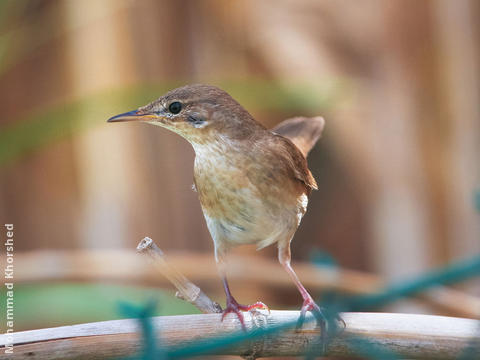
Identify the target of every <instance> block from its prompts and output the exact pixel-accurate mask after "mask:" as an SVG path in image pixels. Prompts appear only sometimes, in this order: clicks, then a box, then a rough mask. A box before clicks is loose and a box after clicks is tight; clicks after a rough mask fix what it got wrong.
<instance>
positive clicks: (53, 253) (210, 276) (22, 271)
mask: <svg viewBox="0 0 480 360" xmlns="http://www.w3.org/2000/svg"><path fill="white" fill-rule="evenodd" d="M168 259H169V263H170V264H171V265H172V266H174V267H175V268H176V269H178V270H179V271H180V272H181V273H183V274H185V276H187V277H188V278H190V279H191V280H192V281H194V282H195V283H198V284H201V285H202V287H203V286H204V285H205V286H206V285H211V286H218V275H217V270H216V267H215V261H214V260H213V256H212V254H210V253H209V254H202V253H189V254H188V255H187V254H184V253H183V254H182V253H176V254H175V253H170V254H169V256H168ZM1 260H2V259H0V263H1ZM119 263H121V264H123V265H124V266H121V267H118V266H112V265H113V264H119ZM245 264H248V266H245ZM2 268H3V266H2ZM278 271H279V265H278V263H277V262H276V261H273V260H269V259H265V258H263V257H261V256H255V257H252V256H246V255H236V256H233V257H231V259H229V279H230V280H231V281H232V282H234V281H239V280H242V281H248V282H249V283H253V284H263V285H266V284H268V285H269V286H275V287H282V288H287V287H288V288H292V283H291V281H290V278H289V277H288V276H279V275H278ZM295 271H296V272H297V274H298V276H299V277H300V278H301V279H302V282H303V284H304V285H305V286H306V287H307V288H308V289H310V290H312V291H314V292H319V291H322V290H325V289H328V290H334V291H335V290H336V291H340V292H344V293H347V294H359V295H361V294H369V293H372V292H375V291H378V290H379V289H380V288H381V287H382V286H383V283H382V281H381V279H380V278H379V277H378V276H375V275H373V274H369V273H365V272H360V271H355V270H349V269H342V268H338V269H337V268H334V269H329V268H319V267H316V266H314V265H312V264H310V263H301V262H297V263H295ZM65 280H69V281H72V280H81V281H90V280H92V281H93V280H94V281H98V280H103V281H122V282H133V283H135V284H140V283H150V284H152V283H153V284H156V285H158V286H165V285H166V284H167V282H166V279H165V278H164V277H163V276H158V274H157V273H156V272H154V271H152V267H151V265H150V264H147V263H146V262H145V261H142V258H141V257H139V256H138V255H136V254H135V253H132V252H131V251H126V250H102V251H98V250H74V251H71V250H70V251H67V250H48V251H32V252H26V253H16V254H15V283H16V284H20V283H22V282H26V283H33V282H42V281H65ZM419 296H420V298H421V299H422V300H424V301H425V302H426V303H427V304H430V305H433V306H435V307H436V309H437V311H443V312H445V313H446V314H448V315H454V316H459V317H466V318H478V317H480V299H479V298H477V297H474V296H472V295H469V294H467V293H465V292H460V291H457V290H455V291H454V290H452V289H450V288H446V287H436V288H434V289H432V290H428V291H426V292H425V293H423V294H421V295H419Z"/></svg>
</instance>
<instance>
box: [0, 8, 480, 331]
mask: <svg viewBox="0 0 480 360" xmlns="http://www.w3.org/2000/svg"><path fill="white" fill-rule="evenodd" d="M479 16H480V3H479V2H477V1H474V0H470V1H469V0H459V1H450V0H438V1H414V0H391V1H381V0H365V1H362V2H361V4H359V3H358V2H357V1H354V0H341V1H333V0H332V1H316V0H301V1H298V0H295V1H294V0H280V1H278V0H277V1H273V0H261V1H253V0H245V1H221V0H201V1H187V0H180V1H173V0H171V1H166V0H165V1H154V0H142V1H133V0H102V1H95V0H85V1H75V0H57V1H46V0H28V1H27V0H2V1H0V78H1V81H0V98H1V104H2V107H1V108H2V116H1V118H0V219H1V221H2V224H3V223H12V224H14V227H15V228H14V232H15V284H16V288H15V291H16V292H15V296H16V308H15V314H16V319H15V320H16V323H15V324H16V329H15V330H22V329H31V328H35V327H46V326H53V325H61V324H69V323H75V322H86V321H94V320H103V319H110V318H117V317H122V315H121V314H120V313H119V312H118V311H117V308H116V303H117V301H121V300H123V301H130V302H138V303H141V302H142V301H144V300H145V299H147V298H150V297H152V296H153V297H156V298H158V297H159V298H160V300H159V313H161V314H178V313H192V312H195V311H196V310H195V309H194V308H193V307H192V306H190V305H189V304H185V303H183V302H182V301H179V300H176V299H174V297H173V294H174V290H173V288H172V286H171V285H169V284H168V283H167V282H166V281H164V280H162V279H160V276H159V275H152V274H151V269H150V268H148V264H146V262H145V260H144V259H143V258H141V256H140V255H136V254H135V253H134V251H135V247H136V245H137V243H138V242H139V241H140V240H141V239H142V238H143V237H144V236H150V237H152V238H153V239H154V240H155V242H156V243H157V244H158V245H159V246H160V247H161V248H162V249H163V250H164V251H165V253H166V254H167V256H171V258H172V262H173V263H174V264H176V265H177V266H180V268H181V269H182V271H184V272H185V274H186V275H187V276H190V277H191V278H192V280H193V281H194V282H198V284H199V285H201V287H202V289H203V290H204V291H206V292H207V293H208V294H209V295H211V296H212V298H214V299H216V300H218V301H219V302H221V303H222V304H224V298H223V292H222V287H221V283H220V280H219V279H218V277H217V275H216V272H215V265H214V258H213V246H212V241H211V238H210V235H209V233H208V231H207V228H206V225H205V222H204V219H203V216H202V213H201V210H200V205H199V202H198V199H197V194H196V193H195V192H193V191H192V190H191V185H192V182H193V159H194V153H193V150H192V148H191V147H190V145H189V144H188V143H187V142H186V141H184V140H183V139H181V138H180V137H178V136H176V135H175V134H173V133H169V132H168V131H166V130H163V129H160V128H158V127H153V126H149V125H146V124H132V123H122V124H107V123H106V119H108V118H109V117H111V116H113V115H116V114H118V113H121V112H125V111H129V110H133V109H135V108H137V107H139V106H141V105H144V104H146V103H147V102H150V101H151V100H154V99H156V98H157V97H159V96H160V95H162V94H163V93H164V92H166V91H167V90H169V89H172V88H174V87H177V86H180V85H184V84H188V83H208V84H213V85H217V86H220V87H222V88H223V89H225V90H226V91H228V92H229V93H230V94H231V95H232V96H233V97H234V98H236V99H237V100H238V101H239V102H240V103H241V104H242V105H244V106H245V107H246V108H247V109H248V110H249V111H250V112H251V113H252V115H253V116H254V117H255V118H256V119H257V120H258V121H260V122H261V123H263V124H264V125H265V126H267V127H273V126H274V125H275V124H277V123H278V122H280V121H282V120H283V119H286V118H288V117H292V116H296V115H304V116H315V115H322V116H323V117H324V118H325V119H326V128H325V131H324V135H323V137H322V138H321V139H320V141H319V143H318V145H317V146H316V147H315V148H314V149H313V151H312V152H311V154H310V156H309V165H310V169H311V170H312V173H313V174H314V176H315V178H316V179H317V182H318V184H319V190H318V191H316V192H314V193H312V196H311V198H310V203H309V210H308V212H307V215H306V216H305V217H304V219H303V222H302V225H301V227H300V229H299V230H298V232H297V234H296V236H295V238H294V241H293V243H292V252H293V265H294V268H295V267H296V264H297V266H298V267H299V268H300V269H301V270H302V269H303V270H302V271H299V273H300V277H301V278H302V276H303V279H302V280H304V281H305V284H306V285H307V287H310V288H311V289H312V291H313V292H314V293H315V294H316V295H319V294H321V293H322V290H325V288H326V287H329V286H330V287H332V286H333V287H334V288H335V286H337V285H335V282H336V281H337V280H338V281H339V283H341V285H339V287H340V288H341V290H342V291H345V292H347V293H349V292H351V293H362V292H368V291H370V290H372V289H373V288H376V287H378V286H379V284H380V283H381V282H394V281H398V280H402V279H409V278H411V277H414V276H416V275H418V274H421V273H424V272H426V271H428V270H429V269H433V268H434V267H437V266H442V265H445V264H447V263H450V262H452V261H458V260H461V259H464V258H467V257H469V256H471V255H473V254H478V253H479V252H480V221H479V215H478V213H477V212H476V210H475V200H474V199H475V191H476V189H477V188H478V186H479V174H480V171H479V170H480V161H479V158H478V155H479V153H480V121H479V120H480V108H479V99H480V96H479V95H480V86H479V85H480V74H479V72H480V68H479V61H480V57H479V56H480V54H479V50H480V45H479V44H480V28H479V23H478V21H477V20H476V19H478V18H479ZM3 238H5V235H4V234H3V235H2V239H3ZM2 251H4V250H2ZM231 258H232V266H231V267H230V271H231V273H232V274H231V287H232V291H233V293H234V294H235V295H236V297H237V299H238V300H239V301H240V302H242V303H252V302H255V301H257V300H262V301H264V302H266V303H267V304H269V305H270V307H271V308H292V309H295V308H299V307H300V306H301V298H300V296H299V295H297V292H296V289H295V287H294V285H293V284H292V283H290V280H289V279H288V277H287V275H286V274H284V273H283V269H282V268H281V266H280V265H277V264H276V249H275V248H274V247H271V248H268V249H265V250H263V251H261V252H259V253H255V250H254V249H253V248H249V247H245V248H239V249H238V250H236V251H234V253H233V254H232V256H231ZM242 259H244V260H245V259H248V261H247V260H245V261H242ZM250 259H254V260H255V261H250ZM312 260H316V261H317V262H319V263H321V264H333V263H334V264H336V265H337V266H338V268H337V270H336V271H335V274H333V277H332V276H330V277H329V278H328V279H325V278H323V279H317V277H318V276H316V275H315V274H316V273H315V271H316V270H315V269H318V267H315V266H314V265H312V264H308V263H309V262H311V261H312ZM1 261H3V262H4V261H5V256H3V255H2V259H1ZM320 267H321V266H320ZM344 269H345V270H344ZM318 271H320V270H318ZM242 274H243V275H242ZM245 274H247V275H248V274H250V277H248V276H247V275H245ZM339 274H340V275H341V274H346V275H345V276H346V278H345V279H347V280H348V281H346V280H345V279H344V278H342V279H344V280H341V281H343V282H341V281H340V278H341V276H339ZM330 275H332V274H330ZM335 276H336V277H335ZM349 276H350V277H349ZM345 281H346V282H345ZM159 288H162V289H163V290H160V291H159V290H158V289H159ZM444 290H445V291H446V292H445V293H444V295H445V294H446V295H445V296H446V298H448V299H453V298H455V299H456V300H455V301H453V303H456V304H457V305H456V306H457V307H455V306H453V307H448V306H446V307H445V306H438V304H435V303H434V302H435V301H433V302H432V298H433V297H436V298H438V299H440V298H441V296H432V297H430V300H429V299H423V300H414V301H410V302H408V303H401V304H398V305H396V307H395V308H390V310H391V309H394V310H395V311H409V312H417V311H418V312H423V313H436V314H445V315H457V316H462V315H463V316H474V315H475V312H474V311H473V310H472V311H471V312H470V313H469V312H468V309H474V308H475V306H474V305H475V304H477V305H478V298H477V296H479V294H480V286H479V284H478V281H477V282H475V281H470V282H467V283H464V284H462V285H459V286H457V287H456V288H455V289H453V288H452V289H444ZM2 291H3V290H2ZM2 296H4V294H3V293H2ZM449 296H450V298H449ZM451 296H453V298H452V297H451ZM455 296H456V297H455ZM438 299H437V300H436V301H437V302H438ZM2 301H3V300H2ZM447 302H448V301H447ZM450 303H452V301H450ZM469 306H470V308H469ZM462 311H464V312H463V313H462ZM477 311H478V310H477ZM477 314H478V312H477ZM2 326H3V325H2Z"/></svg>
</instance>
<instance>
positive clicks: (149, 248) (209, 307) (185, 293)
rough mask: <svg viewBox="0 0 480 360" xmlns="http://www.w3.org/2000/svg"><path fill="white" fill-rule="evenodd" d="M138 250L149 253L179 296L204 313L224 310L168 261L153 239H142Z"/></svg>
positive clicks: (156, 266) (154, 263)
mask: <svg viewBox="0 0 480 360" xmlns="http://www.w3.org/2000/svg"><path fill="white" fill-rule="evenodd" d="M137 251H138V252H139V253H142V254H145V255H147V256H148V257H149V258H150V259H151V261H152V264H153V265H154V266H155V268H156V269H157V270H158V271H159V273H160V274H161V275H163V276H165V277H166V278H167V279H168V280H169V281H170V282H171V283H172V284H173V285H174V286H175V288H176V289H177V290H178V291H177V294H176V296H177V297H178V298H180V299H182V300H185V301H188V302H189V303H190V304H193V305H195V306H196V307H197V308H198V309H200V311H201V312H203V313H204V314H209V313H220V312H222V308H221V306H220V305H219V304H218V303H216V302H214V301H212V300H211V299H210V298H209V297H208V296H207V295H206V294H205V293H204V292H203V291H202V290H201V289H200V288H199V287H198V286H196V285H195V284H194V283H192V282H191V281H190V280H188V279H187V277H186V276H184V275H183V274H182V273H181V272H179V271H178V270H177V269H175V267H173V266H172V265H170V264H169V263H168V262H167V258H166V256H165V254H164V253H163V251H162V250H161V249H160V248H159V247H158V246H157V244H155V243H154V242H153V240H152V239H150V238H149V237H146V238H144V239H143V240H142V241H140V243H139V244H138V246H137Z"/></svg>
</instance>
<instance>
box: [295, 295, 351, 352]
mask: <svg viewBox="0 0 480 360" xmlns="http://www.w3.org/2000/svg"><path fill="white" fill-rule="evenodd" d="M307 311H310V312H311V313H312V314H313V316H314V317H315V319H316V321H317V326H318V327H319V328H320V340H321V343H322V351H323V353H324V354H325V351H326V349H327V342H328V338H327V324H329V319H328V318H327V316H325V314H324V313H323V311H322V309H321V308H320V307H319V306H318V305H317V304H316V303H315V301H313V299H312V298H307V299H305V301H304V302H303V306H302V309H301V311H300V317H299V318H298V321H297V326H296V331H300V329H301V328H302V326H303V323H304V322H305V316H306V314H307ZM335 320H337V321H339V322H341V323H342V324H343V329H342V331H341V332H343V330H345V328H346V327H347V324H346V323H345V320H343V319H342V318H341V317H340V315H338V314H336V315H335ZM336 328H337V326H336V325H334V329H336ZM329 332H330V327H329Z"/></svg>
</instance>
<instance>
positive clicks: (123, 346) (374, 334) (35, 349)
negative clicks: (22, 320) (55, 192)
mask: <svg viewBox="0 0 480 360" xmlns="http://www.w3.org/2000/svg"><path fill="white" fill-rule="evenodd" d="M298 316H299V312H298V311H272V312H271V313H270V314H268V313H262V315H258V314H257V315H252V314H250V313H245V315H244V318H245V322H246V326H247V329H248V332H250V331H253V330H255V329H258V328H262V329H269V328H273V327H275V326H278V325H279V324H285V323H295V321H296V319H297V318H298ZM342 318H343V319H344V320H345V322H346V328H345V330H344V331H343V332H342V333H341V334H340V335H337V336H334V337H333V338H332V340H331V341H330V343H329V345H328V347H327V355H335V356H351V355H357V356H358V355H362V354H365V353H364V351H365V347H359V345H360V344H363V345H364V344H365V343H366V342H368V343H369V344H371V345H372V346H373V347H375V348H377V349H378V348H381V349H382V351H386V352H393V353H395V354H397V356H399V357H400V358H408V359H455V358H459V357H460V356H461V355H462V354H466V352H467V351H468V349H469V346H470V347H471V346H472V344H476V346H478V345H479V343H480V321H477V320H470V319H461V318H449V317H441V316H431V315H412V314H390V313H344V314H342ZM220 319H221V314H200V315H180V316H162V317H155V318H152V322H153V324H154V328H155V331H156V337H157V339H158V343H160V344H162V345H163V346H165V347H168V348H170V349H172V348H173V347H176V348H185V347H187V346H189V345H193V344H195V343H196V342H197V341H199V340H206V339H213V338H217V337H219V336H225V335H229V334H232V333H234V332H239V333H240V334H242V332H241V327H240V324H239V322H238V319H237V318H236V317H235V316H228V317H227V318H225V320H224V321H223V322H222V321H220ZM307 319H310V320H311V319H312V316H311V315H310V314H309V315H308V318H307ZM314 324H315V323H314V322H307V323H305V324H304V326H303V328H302V329H301V330H300V331H295V330H294V329H293V328H291V329H288V330H285V331H280V332H278V333H275V334H274V335H273V336H272V335H266V336H257V337H254V338H252V339H249V340H248V341H246V342H243V343H238V344H233V345H231V346H228V347H226V348H223V349H213V350H208V351H206V353H207V354H210V355H241V356H249V357H250V358H256V357H271V356H301V355H305V354H306V353H307V352H309V351H313V353H314V354H317V355H319V351H320V349H321V343H320V337H319V331H318V330H317V329H315V325H314ZM138 331H139V324H138V322H137V321H136V320H133V319H126V320H112V321H104V322H97V323H89V324H79V325H73V326H61V327H56V328H49V329H40V330H30V331H22V332H17V333H13V334H12V338H13V353H11V354H6V353H5V352H4V350H5V349H4V347H5V345H6V344H8V343H9V335H7V334H2V335H0V347H3V348H1V350H0V360H1V359H9V360H18V359H35V360H44V359H45V360H46V359H49V360H54V359H65V360H67V359H92V360H95V359H108V358H111V357H120V356H130V355H133V354H135V353H137V352H138V351H139V350H141V348H142V339H141V337H140V335H139V333H138ZM211 342H212V343H213V340H212V341H211ZM363 345H362V346H363ZM367 349H368V348H367ZM470 350H471V351H472V352H471V355H470V356H469V357H468V359H480V351H479V350H480V349H477V350H476V352H475V351H473V349H470Z"/></svg>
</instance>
